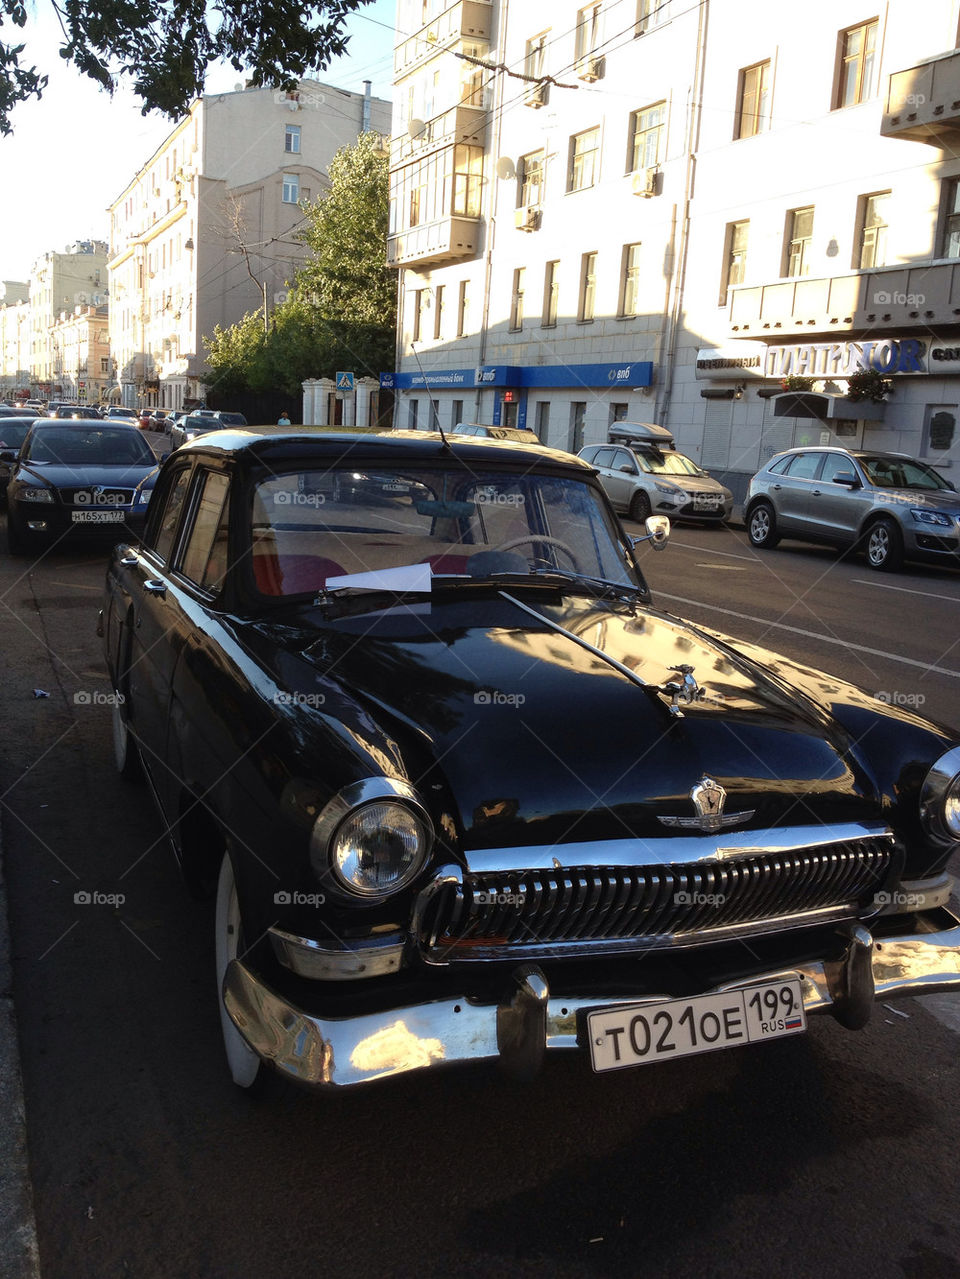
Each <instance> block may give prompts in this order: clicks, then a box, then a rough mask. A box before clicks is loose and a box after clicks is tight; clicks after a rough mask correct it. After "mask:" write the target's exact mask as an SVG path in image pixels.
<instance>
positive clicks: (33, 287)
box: [29, 240, 107, 399]
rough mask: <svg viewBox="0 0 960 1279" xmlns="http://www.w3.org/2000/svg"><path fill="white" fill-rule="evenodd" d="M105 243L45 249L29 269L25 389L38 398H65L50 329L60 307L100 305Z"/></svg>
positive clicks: (63, 309)
mask: <svg viewBox="0 0 960 1279" xmlns="http://www.w3.org/2000/svg"><path fill="white" fill-rule="evenodd" d="M106 301H107V246H106V243H105V242H104V241H102V240H78V241H76V242H75V243H74V244H70V245H68V246H67V247H66V249H65V251H64V252H63V253H57V252H50V253H44V254H43V255H42V256H41V257H39V258H38V259H37V261H36V262H35V263H34V265H33V269H32V270H31V272H30V329H31V332H30V357H29V368H30V389H31V393H32V394H33V395H36V396H38V397H40V398H41V399H51V398H57V399H66V398H68V397H67V396H66V394H65V390H64V386H63V383H62V378H58V375H57V366H56V364H55V358H54V357H55V349H54V341H53V329H54V325H55V324H56V323H57V320H58V318H59V317H60V315H61V313H63V312H68V313H71V314H72V313H73V311H74V309H75V308H76V307H78V306H79V307H81V308H86V307H88V306H94V307H96V306H101V305H105V304H106Z"/></svg>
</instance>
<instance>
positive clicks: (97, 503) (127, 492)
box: [60, 488, 133, 511]
mask: <svg viewBox="0 0 960 1279" xmlns="http://www.w3.org/2000/svg"><path fill="white" fill-rule="evenodd" d="M60 496H61V498H62V499H63V501H64V502H65V503H66V504H67V505H68V506H85V507H86V508H87V509H88V510H90V511H108V510H109V509H110V508H111V507H118V506H129V505H130V503H131V502H132V501H133V489H115V488H105V489H101V491H100V492H99V493H97V492H95V491H94V490H93V489H89V488H85V489H61V490H60Z"/></svg>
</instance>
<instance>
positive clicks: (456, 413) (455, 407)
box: [450, 400, 463, 427]
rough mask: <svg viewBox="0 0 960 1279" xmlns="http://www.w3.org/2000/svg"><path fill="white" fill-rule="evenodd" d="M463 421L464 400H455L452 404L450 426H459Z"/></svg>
mask: <svg viewBox="0 0 960 1279" xmlns="http://www.w3.org/2000/svg"><path fill="white" fill-rule="evenodd" d="M462 421H463V400H454V401H453V403H452V404H451V405H450V426H451V427H454V426H459V424H460V423H461V422H462Z"/></svg>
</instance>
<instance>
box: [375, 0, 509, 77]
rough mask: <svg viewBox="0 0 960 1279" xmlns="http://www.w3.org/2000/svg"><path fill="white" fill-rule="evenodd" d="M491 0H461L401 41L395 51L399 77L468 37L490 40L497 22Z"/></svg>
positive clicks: (472, 40) (478, 41)
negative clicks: (495, 21) (494, 20)
mask: <svg viewBox="0 0 960 1279" xmlns="http://www.w3.org/2000/svg"><path fill="white" fill-rule="evenodd" d="M492 15H493V5H492V3H491V0H458V3H457V4H452V5H450V7H449V8H448V9H444V11H443V13H439V14H437V16H436V17H435V18H432V19H431V20H430V21H429V22H428V23H427V24H426V26H424V27H421V28H420V30H419V31H418V32H417V34H416V35H413V36H410V37H409V38H408V39H406V40H403V41H401V43H400V44H398V45H397V46H396V48H395V49H394V51H393V67H394V72H395V74H396V77H397V78H398V79H399V78H400V76H405V75H407V74H408V73H409V72H411V71H413V70H414V69H415V68H416V67H418V66H419V65H420V64H421V63H422V62H427V61H428V60H429V59H430V58H433V57H435V56H436V55H437V53H439V52H440V51H441V50H446V49H449V47H450V46H451V45H453V44H459V43H460V41H463V40H465V41H467V42H468V43H470V44H486V43H487V42H488V41H489V39H490V30H491V27H492V23H493V16H492Z"/></svg>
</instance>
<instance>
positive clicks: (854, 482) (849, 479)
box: [833, 471, 860, 489]
mask: <svg viewBox="0 0 960 1279" xmlns="http://www.w3.org/2000/svg"><path fill="white" fill-rule="evenodd" d="M833 482H834V484H844V485H846V487H847V488H851V489H858V488H859V487H860V481H859V480H858V479H857V477H856V476H855V475H854V473H853V471H837V473H836V475H835V476H834V477H833Z"/></svg>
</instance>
